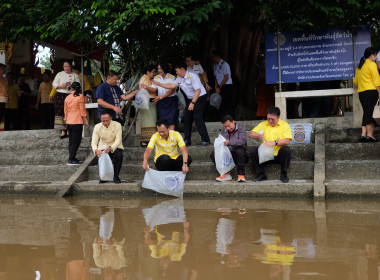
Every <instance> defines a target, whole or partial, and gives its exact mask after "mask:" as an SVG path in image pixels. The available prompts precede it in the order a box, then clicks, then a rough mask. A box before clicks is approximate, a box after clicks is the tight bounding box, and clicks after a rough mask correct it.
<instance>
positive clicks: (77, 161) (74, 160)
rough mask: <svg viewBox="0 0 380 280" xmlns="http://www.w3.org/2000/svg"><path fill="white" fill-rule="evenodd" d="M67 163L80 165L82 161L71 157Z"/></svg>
mask: <svg viewBox="0 0 380 280" xmlns="http://www.w3.org/2000/svg"><path fill="white" fill-rule="evenodd" d="M67 165H80V161H79V160H77V159H76V158H75V159H69V161H68V162H67Z"/></svg>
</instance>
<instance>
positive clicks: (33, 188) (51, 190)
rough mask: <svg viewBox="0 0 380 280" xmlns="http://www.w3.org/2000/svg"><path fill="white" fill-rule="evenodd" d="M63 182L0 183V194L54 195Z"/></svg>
mask: <svg viewBox="0 0 380 280" xmlns="http://www.w3.org/2000/svg"><path fill="white" fill-rule="evenodd" d="M64 183H65V181H53V182H51V181H34V182H33V181H26V182H22V181H0V194H38V195H55V194H56V193H58V192H59V191H60V190H61V189H62V186H63V185H64Z"/></svg>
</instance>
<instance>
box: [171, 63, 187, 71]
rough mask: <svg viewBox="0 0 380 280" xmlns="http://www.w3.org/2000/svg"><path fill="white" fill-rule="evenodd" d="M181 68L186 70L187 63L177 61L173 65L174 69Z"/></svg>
mask: <svg viewBox="0 0 380 280" xmlns="http://www.w3.org/2000/svg"><path fill="white" fill-rule="evenodd" d="M181 68H183V69H185V70H187V65H186V63H185V62H179V63H177V64H176V66H175V67H174V69H181Z"/></svg>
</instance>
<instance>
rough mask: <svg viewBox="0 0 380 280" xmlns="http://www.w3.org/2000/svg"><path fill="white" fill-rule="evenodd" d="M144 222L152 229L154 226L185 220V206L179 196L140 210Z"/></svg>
mask: <svg viewBox="0 0 380 280" xmlns="http://www.w3.org/2000/svg"><path fill="white" fill-rule="evenodd" d="M142 212H143V215H144V218H145V222H146V224H147V225H148V226H149V227H150V230H151V231H152V230H153V229H154V227H155V226H159V225H166V224H171V223H183V222H186V214H185V208H184V206H183V200H182V199H181V198H176V199H171V200H167V201H164V202H161V203H160V204H157V205H155V206H153V207H151V208H145V209H143V210H142Z"/></svg>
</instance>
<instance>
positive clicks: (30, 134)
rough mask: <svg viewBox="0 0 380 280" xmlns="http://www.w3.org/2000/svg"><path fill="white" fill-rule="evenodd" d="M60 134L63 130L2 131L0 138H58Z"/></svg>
mask: <svg viewBox="0 0 380 280" xmlns="http://www.w3.org/2000/svg"><path fill="white" fill-rule="evenodd" d="M60 134H61V132H60V131H59V130H55V129H40V130H15V131H1V132H0V140H14V139H23V138H33V139H51V138H58V137H59V135H60Z"/></svg>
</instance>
